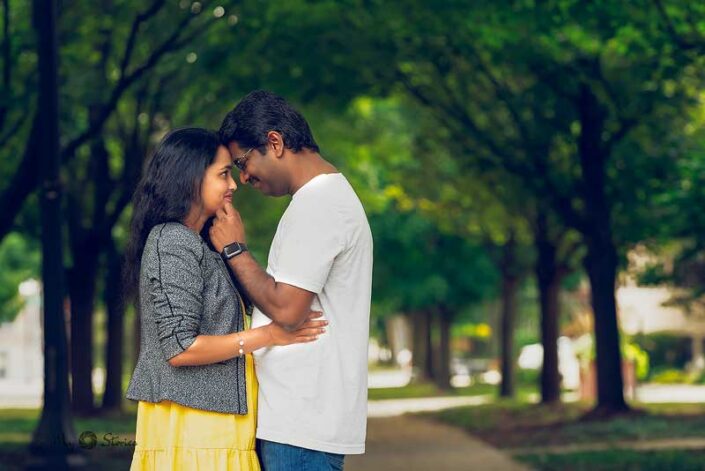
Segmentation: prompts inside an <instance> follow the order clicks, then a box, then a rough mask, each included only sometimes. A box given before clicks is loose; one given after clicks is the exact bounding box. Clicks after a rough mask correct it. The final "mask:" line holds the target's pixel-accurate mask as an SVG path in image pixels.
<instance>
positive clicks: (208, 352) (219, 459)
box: [126, 91, 372, 471]
mask: <svg viewBox="0 0 705 471" xmlns="http://www.w3.org/2000/svg"><path fill="white" fill-rule="evenodd" d="M233 165H234V166H235V167H237V168H238V169H239V173H240V181H241V182H242V183H250V184H252V186H254V187H255V188H257V189H258V190H260V191H261V192H262V193H264V194H266V195H269V196H283V195H287V194H288V195H291V197H292V198H291V202H290V203H289V206H288V208H287V209H286V212H285V213H284V215H283V216H282V218H281V220H280V222H279V226H278V228H277V232H276V235H275V236H274V240H273V241H272V245H271V248H270V252H269V260H268V266H267V270H266V272H265V271H264V270H263V269H262V268H260V266H259V265H258V263H257V262H256V261H255V259H254V258H253V257H252V256H251V255H250V253H249V252H248V251H247V245H246V242H247V240H246V237H245V230H244V227H243V224H242V221H241V219H240V215H239V213H238V212H237V211H236V210H235V209H234V208H233V206H232V194H233V192H234V191H235V190H236V188H237V185H236V184H235V181H234V180H233V177H232V170H233ZM133 202H134V207H133V217H132V226H131V234H130V242H129V245H128V250H127V266H126V269H127V273H126V278H127V286H128V288H132V293H134V294H135V295H137V296H138V299H139V305H140V312H141V319H142V328H141V344H140V345H141V347H140V355H139V359H138V361H137V365H136V367H135V371H134V374H133V376H132V380H131V381H130V386H129V388H128V392H127V397H128V398H129V399H132V400H135V401H139V403H138V409H137V433H136V442H137V446H136V448H135V453H134V456H133V460H132V468H131V469H133V470H155V469H156V470H172V469H173V470H182V469H183V470H209V471H210V470H214V471H215V470H258V469H260V466H261V467H262V469H264V470H265V471H280V470H281V471H283V470H286V471H291V470H342V469H343V460H344V456H345V455H347V454H360V453H364V449H365V432H366V419H367V415H366V410H367V343H368V333H369V314H370V295H371V281H372V236H371V233H370V229H369V225H368V223H367V218H366V216H365V213H364V210H363V208H362V205H361V203H360V201H359V199H358V198H357V196H356V195H355V192H354V191H353V189H352V187H351V186H350V184H349V183H348V181H347V180H346V179H345V177H344V176H343V175H342V174H340V173H338V171H337V170H336V169H335V167H333V165H331V164H330V163H328V162H326V161H325V160H324V159H323V158H322V157H321V156H320V155H319V149H318V145H317V144H316V142H315V140H314V139H313V136H312V134H311V131H310V129H309V126H308V124H307V122H306V120H305V119H304V118H303V116H302V115H301V114H300V113H299V112H297V111H296V110H295V109H293V108H292V107H291V106H290V105H289V104H288V103H287V102H286V101H284V100H283V99H282V98H280V97H278V96H276V95H274V94H272V93H270V92H266V91H256V92H252V93H250V94H249V95H247V96H246V97H245V98H244V99H243V100H242V101H241V102H240V103H239V104H238V105H237V106H236V107H235V108H234V109H233V110H232V111H231V112H230V113H228V115H227V116H226V117H225V120H224V121H223V124H222V126H221V128H220V131H219V133H218V135H216V134H214V133H212V132H210V131H207V130H205V129H197V128H188V129H180V130H176V131H173V132H171V133H169V134H168V135H167V136H166V137H165V138H164V139H163V140H162V141H161V143H160V144H159V146H158V148H157V149H156V151H155V153H154V155H153V156H152V158H151V160H150V161H149V163H148V166H147V168H146V171H145V175H144V177H143V178H142V181H141V182H140V184H139V186H138V188H137V190H136V193H135V196H134V201H133ZM248 313H252V316H251V317H252V320H251V325H249V326H248V324H249V323H248V321H247V317H248V316H247V314H248ZM255 438H257V440H255ZM255 445H256V446H255ZM255 449H256V450H257V451H255Z"/></svg>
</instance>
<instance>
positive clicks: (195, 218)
mask: <svg viewBox="0 0 705 471" xmlns="http://www.w3.org/2000/svg"><path fill="white" fill-rule="evenodd" d="M207 220H208V218H207V217H206V216H205V215H204V214H203V213H202V212H201V211H200V210H196V209H195V208H194V209H192V210H191V212H189V214H188V215H187V216H186V218H185V219H184V226H186V227H188V228H189V229H191V230H192V231H194V232H195V233H196V234H200V233H201V231H202V230H203V226H204V225H205V224H206V221H207Z"/></svg>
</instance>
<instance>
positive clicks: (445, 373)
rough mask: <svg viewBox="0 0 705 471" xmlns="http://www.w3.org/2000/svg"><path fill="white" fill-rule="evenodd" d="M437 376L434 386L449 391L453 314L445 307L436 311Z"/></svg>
mask: <svg viewBox="0 0 705 471" xmlns="http://www.w3.org/2000/svg"><path fill="white" fill-rule="evenodd" d="M438 311H439V312H438V327H439V329H438V330H439V342H438V372H437V373H438V374H437V375H436V385H437V386H438V387H439V388H440V389H443V390H449V389H451V385H450V373H451V372H450V328H451V325H452V324H453V314H452V312H451V311H450V309H448V308H447V307H445V306H440V307H439V309H438Z"/></svg>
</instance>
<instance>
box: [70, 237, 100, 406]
mask: <svg viewBox="0 0 705 471" xmlns="http://www.w3.org/2000/svg"><path fill="white" fill-rule="evenodd" d="M82 252H83V254H82V256H81V257H80V258H78V259H75V260H74V266H73V267H72V268H71V270H70V271H69V291H70V294H71V381H72V383H71V393H72V394H71V397H72V404H73V410H74V412H76V413H77V414H79V415H90V414H92V413H93V412H94V403H93V401H94V396H93V383H92V373H93V307H94V304H93V303H94V298H95V290H96V278H97V276H98V257H99V251H98V250H97V247H91V244H90V243H89V244H86V245H84V246H83V251H82ZM76 253H77V251H76V250H74V254H76Z"/></svg>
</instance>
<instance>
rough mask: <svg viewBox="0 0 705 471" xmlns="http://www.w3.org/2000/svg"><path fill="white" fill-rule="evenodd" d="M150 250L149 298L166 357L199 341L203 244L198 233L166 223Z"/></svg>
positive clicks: (202, 281) (202, 283) (176, 353)
mask: <svg viewBox="0 0 705 471" xmlns="http://www.w3.org/2000/svg"><path fill="white" fill-rule="evenodd" d="M155 245H156V246H155V248H154V250H152V251H151V254H150V257H151V258H152V260H150V262H151V263H150V266H151V267H152V269H151V270H149V289H150V297H151V299H152V304H153V308H154V318H155V319H154V320H155V322H156V326H157V334H158V336H159V343H160V346H161V349H162V353H163V354H164V358H165V360H169V359H170V358H172V357H174V356H176V355H178V354H179V353H181V352H183V351H184V350H186V349H187V348H188V347H190V346H191V344H192V343H193V342H194V340H196V336H197V335H198V334H199V331H200V324H201V317H202V315H203V288H204V280H203V272H202V270H201V261H202V259H203V246H202V244H200V242H199V241H198V239H197V238H196V236H195V234H188V233H186V232H184V231H183V230H175V229H174V228H170V227H168V226H165V227H163V228H162V229H161V231H160V234H159V236H158V237H157V238H156V244H155Z"/></svg>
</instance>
